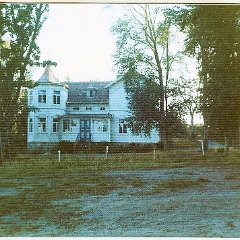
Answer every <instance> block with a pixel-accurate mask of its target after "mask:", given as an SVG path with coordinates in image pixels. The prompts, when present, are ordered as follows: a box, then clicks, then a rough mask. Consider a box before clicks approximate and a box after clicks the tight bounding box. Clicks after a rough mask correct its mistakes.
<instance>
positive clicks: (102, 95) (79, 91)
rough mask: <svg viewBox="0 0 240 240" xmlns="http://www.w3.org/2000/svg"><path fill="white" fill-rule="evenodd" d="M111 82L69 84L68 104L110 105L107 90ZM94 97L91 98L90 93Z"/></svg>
mask: <svg viewBox="0 0 240 240" xmlns="http://www.w3.org/2000/svg"><path fill="white" fill-rule="evenodd" d="M109 83H110V82H109V81H105V82H98V81H94V82H93V81H88V82H67V83H66V84H67V85H68V87H69V89H68V102H69V103H108V100H109V96H108V93H109V90H108V88H105V86H106V85H108V84H109ZM90 90H91V91H92V96H89V95H88V93H89V91H90Z"/></svg>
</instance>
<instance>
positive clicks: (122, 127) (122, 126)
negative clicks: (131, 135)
mask: <svg viewBox="0 0 240 240" xmlns="http://www.w3.org/2000/svg"><path fill="white" fill-rule="evenodd" d="M127 128H128V124H127V121H126V120H124V119H120V120H119V133H127Z"/></svg>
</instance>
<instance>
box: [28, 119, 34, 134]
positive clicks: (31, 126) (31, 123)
mask: <svg viewBox="0 0 240 240" xmlns="http://www.w3.org/2000/svg"><path fill="white" fill-rule="evenodd" d="M28 131H29V132H32V131H33V119H32V118H30V119H29V127H28Z"/></svg>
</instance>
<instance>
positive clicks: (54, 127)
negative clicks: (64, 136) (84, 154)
mask: <svg viewBox="0 0 240 240" xmlns="http://www.w3.org/2000/svg"><path fill="white" fill-rule="evenodd" d="M52 130H53V132H58V131H59V118H57V117H55V118H53V123H52Z"/></svg>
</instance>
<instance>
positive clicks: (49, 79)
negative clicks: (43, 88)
mask: <svg viewBox="0 0 240 240" xmlns="http://www.w3.org/2000/svg"><path fill="white" fill-rule="evenodd" d="M37 83H59V81H58V79H57V78H55V76H54V75H53V73H52V70H51V68H50V66H47V67H46V68H45V71H44V73H43V75H42V76H41V77H40V78H39V79H38V80H37Z"/></svg>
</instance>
